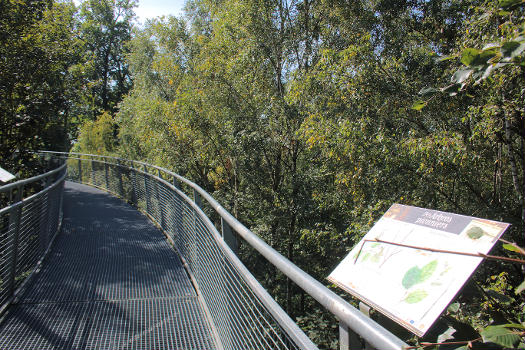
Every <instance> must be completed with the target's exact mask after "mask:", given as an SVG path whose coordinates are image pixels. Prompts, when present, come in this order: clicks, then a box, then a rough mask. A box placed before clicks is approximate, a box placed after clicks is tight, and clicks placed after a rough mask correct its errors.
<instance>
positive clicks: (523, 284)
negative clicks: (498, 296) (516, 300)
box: [514, 281, 525, 294]
mask: <svg viewBox="0 0 525 350" xmlns="http://www.w3.org/2000/svg"><path fill="white" fill-rule="evenodd" d="M524 290H525V281H523V282H521V283H520V285H519V286H518V287H517V288H516V290H515V291H514V293H516V294H520V293H521V292H523V291H524Z"/></svg>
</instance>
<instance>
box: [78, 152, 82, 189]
mask: <svg viewBox="0 0 525 350" xmlns="http://www.w3.org/2000/svg"><path fill="white" fill-rule="evenodd" d="M80 157H81V156H78V182H79V183H82V160H81V159H80Z"/></svg>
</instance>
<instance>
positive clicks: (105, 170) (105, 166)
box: [104, 161, 109, 191]
mask: <svg viewBox="0 0 525 350" xmlns="http://www.w3.org/2000/svg"><path fill="white" fill-rule="evenodd" d="M104 173H105V175H106V190H108V191H109V176H108V163H107V162H106V161H104Z"/></svg>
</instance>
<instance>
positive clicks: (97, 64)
mask: <svg viewBox="0 0 525 350" xmlns="http://www.w3.org/2000/svg"><path fill="white" fill-rule="evenodd" d="M135 6H136V3H135V1H134V0H104V1H95V0H86V1H83V2H82V4H81V6H80V17H81V21H82V25H81V29H80V31H81V38H82V40H83V41H84V43H85V45H86V60H87V61H88V62H89V65H87V66H86V68H89V73H88V74H89V86H90V99H91V101H90V104H91V113H92V118H95V117H96V116H97V115H98V114H99V113H101V112H103V111H109V112H111V113H114V112H115V111H116V110H117V105H118V103H119V102H120V101H121V99H122V97H123V96H124V95H126V94H127V92H128V91H129V89H130V88H131V86H132V81H131V78H130V74H129V70H128V65H127V63H126V61H125V59H124V57H125V55H126V54H127V52H128V51H127V48H126V43H127V42H128V41H129V40H130V39H131V31H132V26H133V19H134V17H135V13H134V12H133V8H134V7H135Z"/></svg>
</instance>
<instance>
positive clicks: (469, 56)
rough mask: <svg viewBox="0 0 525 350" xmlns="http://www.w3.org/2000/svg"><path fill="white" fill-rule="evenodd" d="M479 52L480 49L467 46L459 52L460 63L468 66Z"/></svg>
mask: <svg viewBox="0 0 525 350" xmlns="http://www.w3.org/2000/svg"><path fill="white" fill-rule="evenodd" d="M480 52H481V51H480V50H478V49H474V48H467V49H465V50H463V52H462V54H461V63H463V64H464V65H465V66H470V65H471V64H472V62H474V60H475V59H476V57H477V56H478V55H479V53H480Z"/></svg>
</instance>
